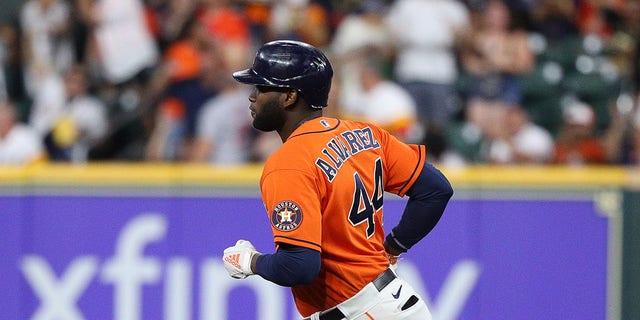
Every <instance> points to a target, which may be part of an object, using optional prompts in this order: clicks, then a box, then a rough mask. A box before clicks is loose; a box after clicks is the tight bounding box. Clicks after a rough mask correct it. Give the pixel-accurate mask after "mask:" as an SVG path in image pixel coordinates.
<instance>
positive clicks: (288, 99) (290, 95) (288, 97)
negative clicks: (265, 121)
mask: <svg viewBox="0 0 640 320" xmlns="http://www.w3.org/2000/svg"><path fill="white" fill-rule="evenodd" d="M299 94H300V93H299V92H298V90H296V89H291V90H289V91H287V92H286V93H285V94H284V95H283V99H284V101H283V105H284V107H285V108H287V107H290V106H292V105H294V104H296V101H298V97H299Z"/></svg>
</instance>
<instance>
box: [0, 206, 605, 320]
mask: <svg viewBox="0 0 640 320" xmlns="http://www.w3.org/2000/svg"><path fill="white" fill-rule="evenodd" d="M404 203H405V202H404V201H402V200H398V199H391V200H387V202H386V203H385V205H384V212H385V217H384V218H385V225H386V228H387V229H388V230H389V229H390V228H391V227H393V226H394V225H395V223H396V222H397V221H398V219H399V218H400V214H401V212H402V208H403V207H404ZM0 208H1V212H0V234H2V241H0V252H1V253H2V259H0V274H1V275H2V279H1V281H2V285H1V286H0V310H2V314H1V318H2V319H37V320H62V319H64V320H81V319H87V320H100V319H105V320H107V319H109V320H111V319H113V320H146V319H159V320H188V319H194V320H227V319H234V320H247V319H249V320H250V319H256V320H283V319H284V320H293V319H300V318H301V317H300V316H299V314H298V313H297V312H296V310H295V307H294V305H293V302H292V298H291V294H290V292H289V289H288V288H284V287H279V286H277V285H274V284H272V283H270V282H267V281H265V280H263V279H262V278H260V277H259V276H252V277H250V278H248V279H245V280H236V279H232V278H230V277H229V276H228V274H227V272H226V271H225V269H224V267H223V265H222V262H221V255H222V251H223V250H224V248H226V247H228V246H230V245H233V244H234V243H235V241H236V240H238V239H247V240H251V241H252V243H253V244H254V245H255V246H256V248H257V249H258V250H259V251H262V252H267V253H270V252H273V250H274V244H273V241H272V238H271V230H270V227H269V221H268V216H267V214H266V213H265V209H264V206H263V205H262V202H261V200H260V199H259V198H257V197H239V198H230V197H214V196H212V197H185V196H175V197H174V196H131V197H127V196H104V195H101V196H95V197H94V196H86V195H83V196H39V195H12V196H4V197H0ZM398 272H399V274H400V275H401V276H403V277H404V278H405V279H408V280H409V282H411V283H412V284H413V285H414V287H416V289H417V290H418V291H419V292H421V293H422V295H423V297H424V298H425V299H427V301H428V304H429V306H430V309H431V311H432V313H433V317H434V320H454V319H468V320H472V319H473V320H475V319H519V320H526V319H531V320H538V319H546V320H550V319H558V320H565V319H605V318H606V288H607V283H606V280H607V219H606V218H605V217H602V216H600V215H598V214H597V213H596V210H595V208H594V204H593V202H592V201H588V200H530V199H529V200H526V199H523V200H512V199H511V200H507V199H455V198H454V200H453V201H452V202H451V204H450V205H449V207H448V209H447V210H446V212H445V214H444V216H443V218H442V220H441V221H440V223H439V224H438V225H437V226H436V228H435V229H434V231H433V232H432V233H431V234H429V235H428V236H427V238H425V239H424V240H423V241H422V242H421V243H419V244H418V245H416V246H415V247H414V248H413V249H412V250H411V252H409V253H408V254H406V255H405V256H403V258H402V259H401V260H400V262H399V269H398Z"/></svg>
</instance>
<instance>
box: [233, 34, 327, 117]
mask: <svg viewBox="0 0 640 320" xmlns="http://www.w3.org/2000/svg"><path fill="white" fill-rule="evenodd" d="M332 76H333V68H332V67H331V63H330V62H329V59H327V57H326V56H325V55H324V54H323V53H322V51H320V50H318V49H317V48H316V47H314V46H312V45H310V44H307V43H304V42H300V41H291V40H277V41H272V42H268V43H266V44H264V45H263V46H262V47H260V49H259V50H258V52H257V53H256V56H255V58H254V60H253V66H251V68H249V69H246V70H242V71H237V72H234V73H233V77H234V78H235V79H236V80H237V81H238V82H242V83H246V84H252V85H260V86H270V87H280V88H292V89H296V90H298V91H299V92H300V94H301V95H302V97H303V98H304V100H305V101H306V102H307V103H309V104H310V105H311V106H312V107H314V108H322V107H326V106H327V100H328V99H329V90H330V89H331V77H332Z"/></svg>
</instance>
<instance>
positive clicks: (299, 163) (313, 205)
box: [260, 117, 426, 316]
mask: <svg viewBox="0 0 640 320" xmlns="http://www.w3.org/2000/svg"><path fill="white" fill-rule="evenodd" d="M425 156H426V148H425V147H424V146H418V145H407V144H404V143H402V142H400V141H399V140H397V139H396V138H394V137H393V136H392V135H390V134H389V133H388V132H386V131H384V130H382V129H380V128H378V127H376V126H375V125H372V124H368V123H362V122H354V121H347V120H339V119H333V118H326V117H322V118H316V119H313V120H310V121H308V122H305V123H303V124H302V125H301V126H300V127H298V128H297V129H296V130H295V131H294V132H293V133H292V134H291V136H290V137H289V138H288V139H287V141H286V142H285V143H284V144H283V145H282V146H281V147H280V149H279V150H277V151H276V152H275V153H274V154H273V155H272V156H271V157H270V158H269V159H268V160H267V162H266V164H265V167H264V171H263V173H262V177H261V179H260V188H261V192H262V198H263V201H264V204H265V207H266V209H267V212H268V215H269V219H270V221H271V227H272V230H273V236H274V241H275V243H276V245H278V244H281V243H286V244H291V245H296V246H302V247H306V248H310V249H313V250H317V251H320V252H321V253H322V267H321V270H320V274H319V276H318V277H317V278H316V279H315V280H314V281H313V282H312V283H311V284H309V285H304V286H296V287H293V288H292V291H293V296H294V299H295V301H296V306H297V307H298V310H299V311H300V313H301V314H302V315H303V316H309V315H311V314H312V313H314V312H317V311H322V310H325V309H328V308H331V307H333V306H335V305H337V304H339V303H341V302H343V301H345V300H346V299H348V298H350V297H351V296H353V295H354V294H355V293H357V292H358V291H360V289H362V288H363V287H364V286H365V285H366V284H367V283H369V282H371V281H372V280H373V279H375V278H376V277H377V276H378V275H379V274H380V273H382V272H383V271H384V270H385V269H387V268H388V267H389V261H388V260H387V256H386V253H385V250H384V247H383V242H384V236H385V234H384V229H383V226H382V222H383V216H382V211H383V210H382V209H383V201H382V200H383V194H384V191H387V192H391V193H395V194H398V195H400V196H404V194H405V193H406V192H407V190H408V189H409V188H410V187H411V186H412V184H413V183H414V181H415V180H416V178H417V177H418V175H419V174H420V171H421V169H422V167H423V165H424V162H425Z"/></svg>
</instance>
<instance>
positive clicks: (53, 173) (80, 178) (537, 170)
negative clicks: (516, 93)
mask: <svg viewBox="0 0 640 320" xmlns="http://www.w3.org/2000/svg"><path fill="white" fill-rule="evenodd" d="M439 168H440V169H441V170H442V171H443V172H444V173H445V175H446V176H447V177H448V178H449V180H450V181H451V182H452V184H453V185H454V187H473V188H482V187H498V188H510V187H536V188H538V187H540V188H556V187H559V188H561V187H572V188H599V187H638V186H640V183H639V181H640V170H639V169H638V168H630V167H616V166H589V167H565V166H490V165H478V166H467V167H460V168H452V167H439ZM261 172H262V165H247V166H234V167H216V166H211V165H206V164H203V165H199V164H164V163H144V164H143V163H111V162H107V163H90V164H84V165H73V164H58V163H39V164H34V165H30V166H23V167H11V166H9V167H0V186H3V185H4V186H16V185H18V186H20V185H30V186H34V185H35V186H55V185H70V186H83V185H89V186H118V185H123V186H182V185H184V186H201V185H203V186H207V185H216V186H225V185H230V186H249V187H256V186H257V185H258V183H259V180H260V175H261Z"/></svg>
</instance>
